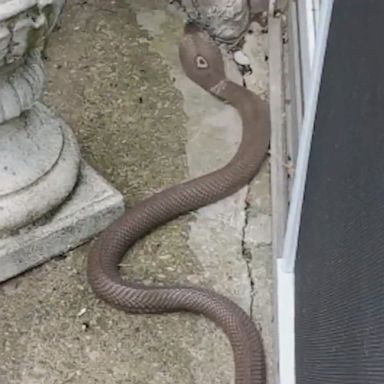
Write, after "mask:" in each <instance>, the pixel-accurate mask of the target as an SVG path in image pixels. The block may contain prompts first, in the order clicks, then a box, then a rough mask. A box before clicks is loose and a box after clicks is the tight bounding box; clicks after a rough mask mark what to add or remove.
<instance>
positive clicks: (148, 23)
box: [0, 0, 274, 384]
mask: <svg viewBox="0 0 384 384" xmlns="http://www.w3.org/2000/svg"><path fill="white" fill-rule="evenodd" d="M183 23H184V18H183V15H182V13H181V12H180V11H178V10H177V9H176V8H175V6H174V5H170V4H169V2H166V1H156V0H152V1H149V0H147V1H145V0H130V1H128V0H126V1H125V2H124V1H108V2H106V1H105V0H92V1H84V0H69V1H68V3H67V6H66V8H65V13H64V17H63V23H62V28H61V29H60V30H59V31H57V32H55V33H54V34H53V36H52V38H51V41H50V44H49V47H48V51H47V55H48V61H47V69H48V74H49V81H48V90H47V93H46V95H45V102H46V103H47V104H48V105H49V106H50V107H51V108H52V109H54V110H55V111H56V112H57V113H58V114H60V115H61V116H62V117H63V118H64V119H65V120H66V121H67V122H68V123H69V124H70V126H71V127H72V128H73V130H74V131H75V133H76V135H77V137H78V140H79V143H80V146H81V149H82V153H83V156H84V158H85V159H86V160H87V161H88V162H89V163H90V164H91V165H92V166H93V167H95V168H96V169H97V170H98V171H99V172H100V173H101V174H103V175H104V176H105V178H106V179H108V180H109V181H110V182H111V183H112V184H113V185H114V186H115V187H116V188H118V189H119V190H120V191H121V192H122V193H123V195H124V197H125V201H126V205H127V207H129V206H132V205H133V204H134V203H135V202H136V201H137V200H139V199H140V198H143V197H145V196H148V195H150V194H151V193H153V192H155V191H157V190H159V189H162V188H164V187H166V186H169V185H171V184H174V183H178V182H180V181H182V180H185V179H187V178H191V177H194V176H196V175H200V174H202V173H205V172H208V171H210V170H213V169H215V168H216V167H218V166H221V165H223V164H225V163H226V162H227V161H228V160H229V159H230V157H231V155H232V154H233V153H234V152H235V150H236V147H237V143H238V140H239V138H240V134H241V124H240V121H239V117H238V115H237V114H236V112H235V111H234V110H233V109H232V108H231V107H229V106H226V105H224V104H223V103H221V102H219V101H218V100H215V99H214V98H212V97H211V96H210V95H208V94H206V93H205V92H204V91H202V90H201V89H200V88H198V87H197V86H196V85H194V84H193V83H192V82H190V81H189V80H188V79H187V78H186V77H185V76H184V75H183V73H182V71H181V68H180V65H179V62H178V56H177V44H178V41H179V38H180V35H181V33H182V27H183ZM251 27H252V30H253V32H252V33H250V34H249V35H248V38H247V40H248V42H247V45H246V48H245V50H246V51H247V53H248V54H249V55H250V57H251V58H252V65H253V74H252V76H247V77H245V79H244V80H245V82H246V83H247V86H249V87H250V88H252V89H254V90H255V92H257V93H261V94H263V95H265V93H266V86H267V65H266V62H265V52H266V51H267V47H266V35H264V34H262V33H261V32H262V31H261V30H260V28H259V27H258V26H257V25H256V26H254V25H252V26H251ZM228 70H229V73H230V74H231V76H232V78H233V79H234V80H236V81H243V79H242V78H241V76H240V75H239V73H237V72H236V70H235V67H234V65H233V63H231V62H230V61H228ZM270 218H271V217H270V194H269V164H268V162H266V164H265V166H264V168H263V170H262V172H260V174H259V175H258V176H257V177H256V178H255V180H254V181H253V182H252V184H251V185H250V186H249V187H246V188H243V189H242V190H241V191H240V192H238V193H237V194H235V195H234V196H232V197H230V198H227V199H225V200H223V201H221V202H218V203H217V204H214V205H211V206H209V207H206V208H204V209H201V210H200V211H199V212H196V213H193V214H191V215H188V216H186V217H182V218H180V219H178V220H175V221H174V222H172V223H170V224H168V225H166V226H165V227H163V228H160V229H159V230H157V231H155V232H154V233H153V234H151V235H150V236H148V237H147V238H146V239H145V240H143V241H141V242H140V243H139V244H137V246H135V247H134V249H133V250H132V251H131V252H129V255H128V256H129V257H127V258H126V259H125V260H124V263H123V265H122V271H123V273H124V274H125V275H126V276H128V277H129V278H130V279H131V280H135V281H140V280H144V281H145V282H148V283H150V282H155V283H161V282H165V281H167V282H169V281H177V282H184V283H188V284H198V285H203V286H206V287H210V288H213V289H215V290H217V291H218V292H221V293H224V294H226V295H227V296H228V297H230V298H232V299H233V300H235V301H236V302H237V303H239V304H240V305H241V306H242V307H243V308H245V309H246V310H247V311H248V312H250V313H251V315H252V317H253V319H254V321H255V322H256V324H257V326H258V328H259V329H260V330H261V332H262V336H263V341H264V344H265V348H266V353H267V362H268V370H269V371H268V374H269V383H271V384H272V383H273V382H274V380H273V374H272V358H273V343H272V338H271V334H272V327H273V324H272V323H273V317H272V281H271V278H272V258H271V246H270V243H271V234H270ZM88 249H89V245H85V246H83V247H81V248H79V249H76V250H74V251H73V252H70V253H69V254H67V255H64V256H63V257H62V258H59V259H55V260H53V261H51V262H49V263H46V264H45V265H43V266H41V267H38V268H36V269H34V270H32V271H30V272H28V273H26V274H24V275H22V276H20V277H18V278H15V279H12V280H10V281H8V282H7V283H4V284H2V285H0V308H1V312H0V329H1V333H0V361H1V364H0V383H1V384H16V383H17V384H35V383H36V384H37V383H39V384H55V383H60V384H63V383H82V384H94V383H107V382H108V383H116V384H118V383H135V384H140V383H147V384H151V383H153V384H154V383H156V384H158V383H161V384H167V383H185V384H191V383H203V382H204V383H207V384H210V383H212V384H213V383H221V384H222V383H231V382H233V361H232V354H231V349H230V347H229V343H228V341H227V340H226V338H225V337H224V335H223V334H222V332H221V331H220V330H219V329H217V328H216V327H215V326H214V325H213V324H212V323H210V322H209V321H207V320H206V319H204V318H202V317H198V316H194V315H189V314H173V315H163V316H129V315H127V314H125V313H122V312H119V311H117V310H115V309H112V308H110V307H109V306H108V305H106V304H104V303H102V302H100V301H99V300H97V299H96V298H95V297H94V295H93V293H92V292H91V290H90V288H89V286H88V284H87V281H86V276H85V260H86V256H87V252H88Z"/></svg>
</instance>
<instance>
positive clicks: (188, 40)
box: [179, 23, 226, 92]
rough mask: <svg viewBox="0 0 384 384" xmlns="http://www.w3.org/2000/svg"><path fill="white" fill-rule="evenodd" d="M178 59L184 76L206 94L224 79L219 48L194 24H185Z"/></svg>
mask: <svg viewBox="0 0 384 384" xmlns="http://www.w3.org/2000/svg"><path fill="white" fill-rule="evenodd" d="M179 57H180V62H181V65H182V67H183V69H184V72H185V74H186V75H187V76H188V77H189V78H190V79H191V80H192V81H194V82H195V83H197V84H199V85H200V86H201V87H202V88H204V89H205V90H207V91H208V92H210V90H211V89H212V88H213V87H214V86H216V85H217V84H219V83H220V82H221V81H222V80H224V79H225V77H226V76H225V70H224V62H223V58H222V55H221V52H220V49H219V47H218V46H217V45H216V43H215V42H214V41H213V40H212V39H211V37H210V36H209V35H208V33H207V32H205V31H203V30H202V29H201V28H200V27H198V26H197V25H196V24H193V23H187V24H186V26H185V28H184V36H183V37H182V39H181V42H180V45H179Z"/></svg>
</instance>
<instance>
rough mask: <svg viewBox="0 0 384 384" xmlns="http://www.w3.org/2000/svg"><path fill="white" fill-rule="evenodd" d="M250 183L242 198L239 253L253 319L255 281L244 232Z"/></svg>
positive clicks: (246, 223) (248, 206)
mask: <svg viewBox="0 0 384 384" xmlns="http://www.w3.org/2000/svg"><path fill="white" fill-rule="evenodd" d="M250 188H251V187H250V185H247V193H246V194H245V199H244V224H243V227H242V232H241V255H242V257H243V259H244V261H245V265H246V268H247V272H248V280H249V288H250V303H249V306H250V308H249V315H250V317H251V319H253V300H254V287H255V282H254V279H253V275H252V265H251V262H252V252H251V250H250V249H249V247H248V246H247V241H246V234H247V227H248V218H249V208H250V203H249V200H248V195H249V192H250Z"/></svg>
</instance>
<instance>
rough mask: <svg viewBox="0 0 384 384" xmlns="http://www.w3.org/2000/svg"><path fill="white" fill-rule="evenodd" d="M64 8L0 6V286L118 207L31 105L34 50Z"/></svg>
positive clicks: (69, 140)
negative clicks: (3, 281) (0, 282)
mask: <svg viewBox="0 0 384 384" xmlns="http://www.w3.org/2000/svg"><path fill="white" fill-rule="evenodd" d="M64 3H65V1H64V0H0V180H1V182H0V281H2V280H5V279H7V278H9V277H12V276H14V275H16V274H18V273H20V272H22V271H24V270H26V269H28V268H30V267H32V266H34V265H37V264H39V263H42V262H43V261H44V260H48V259H49V258H50V257H52V256H54V255H57V254H59V253H62V252H64V251H66V250H68V249H70V248H72V247H74V246H77V245H79V244H80V243H81V242H83V241H85V240H86V239H88V238H89V237H90V236H92V235H94V234H95V233H97V232H98V231H100V230H102V229H103V228H104V227H105V226H106V225H107V224H109V222H110V221H111V220H112V219H113V218H115V217H116V216H117V215H118V214H119V213H120V212H121V211H122V208H123V204H122V197H121V195H120V194H119V193H118V192H117V191H115V190H114V189H113V188H111V187H110V186H109V185H108V184H107V183H105V181H104V180H103V179H101V177H99V176H98V175H96V174H95V172H94V171H93V170H92V169H90V167H88V166H87V165H86V164H84V163H83V161H82V160H81V158H80V151H79V147H78V145H77V142H76V139H75V137H74V135H73V133H72V131H71V129H70V128H69V127H68V125H67V124H66V123H65V122H64V121H63V120H62V119H61V118H59V117H57V116H55V115H54V114H53V113H52V112H51V111H50V110H49V109H48V108H47V107H46V106H45V105H43V104H42V103H41V102H39V99H40V97H41V95H42V92H43V90H44V84H45V79H46V74H45V71H44V64H43V60H42V51H43V49H44V47H45V45H46V42H47V39H48V37H49V36H50V34H51V32H52V30H53V29H54V26H55V24H56V23H57V22H58V18H59V16H60V14H61V12H62V10H63V7H64ZM82 194H83V195H82ZM85 194H87V195H85ZM106 213H109V214H107V215H106ZM102 217H103V219H102V220H101V222H100V218H102Z"/></svg>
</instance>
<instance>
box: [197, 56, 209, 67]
mask: <svg viewBox="0 0 384 384" xmlns="http://www.w3.org/2000/svg"><path fill="white" fill-rule="evenodd" d="M196 66H197V68H199V69H205V68H208V61H207V60H206V59H205V58H204V57H203V56H197V57H196Z"/></svg>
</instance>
